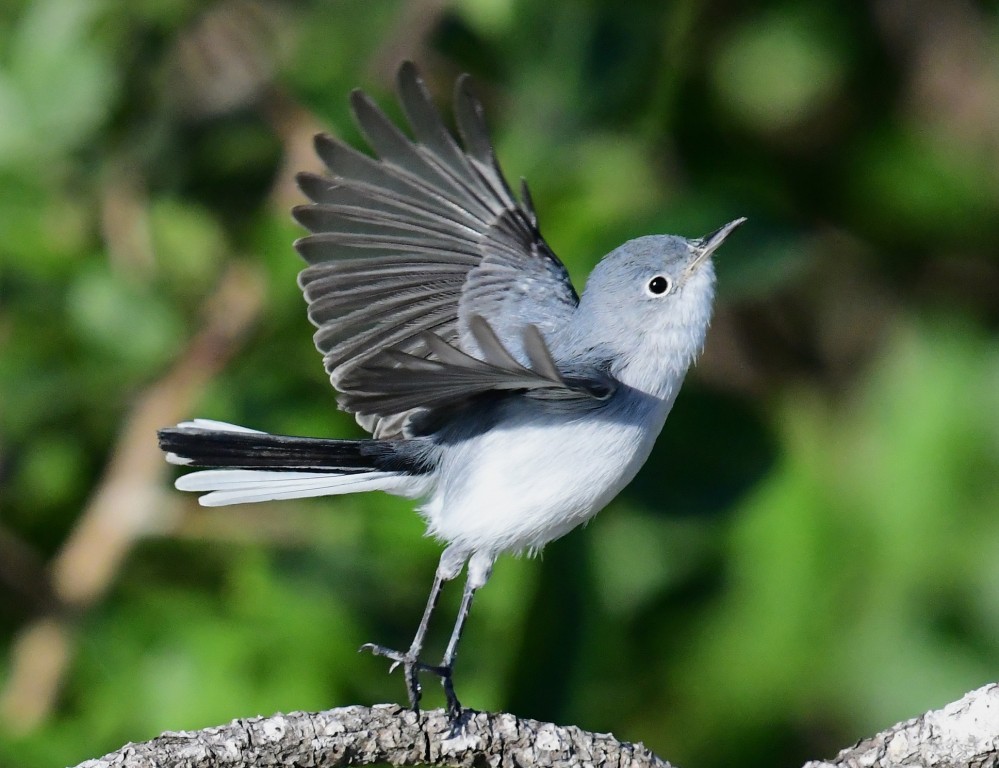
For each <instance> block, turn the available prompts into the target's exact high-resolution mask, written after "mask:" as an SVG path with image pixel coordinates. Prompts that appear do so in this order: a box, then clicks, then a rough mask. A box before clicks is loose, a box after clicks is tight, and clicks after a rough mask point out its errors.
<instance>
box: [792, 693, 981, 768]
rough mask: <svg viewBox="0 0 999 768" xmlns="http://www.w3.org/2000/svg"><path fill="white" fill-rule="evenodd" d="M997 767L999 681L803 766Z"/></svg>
mask: <svg viewBox="0 0 999 768" xmlns="http://www.w3.org/2000/svg"><path fill="white" fill-rule="evenodd" d="M863 766H877V768H908V766H939V768H951V767H952V766H953V768H958V767H959V766H968V768H999V683H992V684H990V685H986V686H984V687H983V688H979V689H978V690H975V691H972V692H971V693H969V694H967V695H966V696H965V697H964V698H962V699H961V700H959V701H955V702H953V703H952V704H948V705H947V706H946V707H944V708H943V709H936V710H933V711H932V712H927V713H926V714H925V715H922V716H920V717H915V718H913V719H912V720H906V721H905V722H904V723H899V724H898V725H895V726H893V727H891V728H889V729H888V730H886V731H882V732H881V733H879V734H878V735H877V736H872V737H871V738H869V739H864V740H863V741H861V742H858V743H857V744H855V745H853V746H852V747H848V748H847V749H844V750H843V751H842V752H840V753H839V754H838V755H836V757H835V758H833V759H832V760H829V761H828V762H826V761H812V762H809V763H806V764H805V767H804V768H862V767H863Z"/></svg>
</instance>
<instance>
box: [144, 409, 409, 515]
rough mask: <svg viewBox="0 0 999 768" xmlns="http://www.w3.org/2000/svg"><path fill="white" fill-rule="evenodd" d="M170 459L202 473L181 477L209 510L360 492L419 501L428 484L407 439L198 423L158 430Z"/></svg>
mask: <svg viewBox="0 0 999 768" xmlns="http://www.w3.org/2000/svg"><path fill="white" fill-rule="evenodd" d="M158 436H159V442H160V448H162V449H163V450H164V451H165V452H166V458H167V461H169V462H170V463H171V464H179V465H181V466H185V467H192V468H199V469H202V470H203V471H201V472H192V473H190V474H188V475H184V476H182V477H180V478H178V480H177V482H176V486H177V488H179V489H180V490H182V491H201V492H206V493H205V495H203V496H202V497H201V498H200V499H199V501H200V503H201V504H202V505H204V506H206V507H219V506H224V505H226V504H243V503H247V502H253V501H271V500H275V499H300V498H306V497H309V496H327V495H335V494H342V493H359V492H361V491H388V492H389V493H395V494H398V495H402V496H417V495H420V493H421V492H422V488H423V487H424V485H425V484H426V480H427V476H426V473H427V469H428V468H427V467H426V466H421V464H420V462H419V461H418V460H417V459H416V458H415V457H414V456H413V454H412V452H407V451H406V450H405V447H406V444H407V442H406V441H388V440H327V439H320V438H312V437H288V436H285V435H271V434H268V433H266V432H258V431H256V430H252V429H247V428H246V427H238V426H236V425H234V424H226V423H224V422H220V421H210V420H208V419H195V420H194V421H186V422H183V423H182V424H178V425H177V426H176V427H172V428H170V429H161V430H160V431H159V432H158Z"/></svg>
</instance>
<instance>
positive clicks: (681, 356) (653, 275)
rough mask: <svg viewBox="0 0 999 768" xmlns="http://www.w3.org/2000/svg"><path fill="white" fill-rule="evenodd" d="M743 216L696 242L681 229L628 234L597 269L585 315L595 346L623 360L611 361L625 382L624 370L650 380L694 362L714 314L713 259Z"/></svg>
mask: <svg viewBox="0 0 999 768" xmlns="http://www.w3.org/2000/svg"><path fill="white" fill-rule="evenodd" d="M744 221H745V219H736V220H735V221H731V222H729V223H728V224H726V225H725V226H724V227H721V228H720V229H718V230H717V231H715V232H713V233H711V234H710V235H707V236H705V237H702V238H698V239H693V240H687V239H684V238H682V237H677V236H675V235H651V236H648V237H639V238H637V239H635V240H629V241H628V242H627V243H625V244H624V245H622V246H620V247H619V248H617V249H616V250H614V251H612V252H611V253H609V254H608V255H607V256H605V257H604V259H603V260H602V261H601V262H600V263H599V264H598V265H597V266H596V267H595V268H594V270H593V272H592V273H591V274H590V278H589V280H588V281H587V283H586V290H585V291H584V292H583V296H582V298H581V301H580V307H579V309H580V320H581V321H582V325H583V326H584V328H585V330H586V335H587V336H588V337H589V341H590V342H591V343H592V344H593V345H594V347H597V348H600V349H601V350H602V351H605V352H606V353H609V354H610V356H611V358H612V359H613V360H615V361H617V362H615V364H614V366H613V367H614V368H615V369H617V370H618V371H619V373H620V375H621V376H623V378H622V380H626V379H628V378H629V374H628V373H627V371H626V370H625V369H631V373H632V374H633V375H634V376H637V377H638V378H640V379H643V380H644V379H649V378H656V377H661V376H662V375H664V374H667V373H669V372H670V371H672V372H675V373H682V372H684V371H686V369H687V367H688V366H689V365H690V363H691V362H693V359H694V357H696V355H697V354H698V353H699V352H700V350H701V347H702V346H703V344H704V337H705V334H706V333H707V328H708V323H709V322H710V320H711V307H712V303H713V300H714V286H715V272H714V265H713V264H712V258H711V257H712V255H713V254H714V253H715V251H716V250H717V249H718V247H719V246H720V245H721V244H722V243H723V242H724V241H725V238H726V237H728V235H729V234H731V232H732V231H733V230H734V229H735V228H736V227H738V226H739V225H740V224H742V223H743V222H744ZM639 369H640V371H639ZM626 383H629V384H632V385H633V386H639V385H640V384H641V383H644V382H637V381H636V382H630V381H626Z"/></svg>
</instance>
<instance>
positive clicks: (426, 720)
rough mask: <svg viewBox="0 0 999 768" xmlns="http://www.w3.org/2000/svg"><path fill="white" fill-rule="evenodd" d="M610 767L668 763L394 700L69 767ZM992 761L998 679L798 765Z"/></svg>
mask: <svg viewBox="0 0 999 768" xmlns="http://www.w3.org/2000/svg"><path fill="white" fill-rule="evenodd" d="M373 763H390V764H391V765H398V766H402V765H440V766H461V767H462V768H468V767H471V766H485V765H488V766H495V767H496V768H507V767H510V768H513V766H523V765H531V766H538V767H539V768H544V767H545V766H551V767H552V768H560V767H561V766H565V767H566V768H568V766H580V765H614V766H619V767H620V768H672V766H671V765H670V763H668V762H666V761H665V760H662V759H660V758H658V757H656V756H655V755H654V754H653V753H652V752H651V751H650V750H649V749H647V748H646V747H645V746H643V745H642V744H629V743H627V742H621V741H618V740H617V739H615V738H614V737H613V736H611V735H610V734H601V733H589V732H588V731H584V730H582V729H580V728H576V727H575V726H568V727H563V726H558V725H553V724H552V723H542V722H538V721H537V720H522V719H520V718H517V717H514V716H513V715H508V714H492V713H488V712H467V713H466V714H465V716H464V718H463V720H462V722H461V724H460V728H458V729H457V731H456V730H455V729H454V728H453V727H452V726H451V724H450V722H449V721H448V718H447V715H446V714H445V712H444V710H439V709H438V710H433V711H430V712H421V713H419V714H416V713H414V712H412V711H410V710H408V709H405V708H403V707H400V706H397V705H394V704H381V705H379V706H376V707H360V706H354V707H340V708H339V709H331V710H328V711H326V712H315V713H310V712H293V713H291V714H288V715H274V716H272V717H254V718H250V719H246V720H233V721H232V722H231V723H229V724H228V725H222V726H218V727H215V728H206V729H204V730H201V731H184V732H180V733H164V734H163V735H162V736H160V737H159V738H156V739H153V740H151V741H147V742H144V743H142V744H126V745H125V746H124V747H122V748H121V749H119V750H117V751H116V752H112V753H110V754H108V755H105V756H104V757H101V758H98V759H96V760H87V761H86V762H84V763H81V764H80V765H78V766H77V767H76V768H173V767H174V766H176V767H177V768H278V766H282V767H284V766H309V768H334V767H335V766H341V765H371V764H373ZM914 765H918V766H935V767H937V768H999V683H992V684H990V685H986V686H985V687H983V688H979V689H978V690H976V691H972V692H971V693H969V694H967V695H966V696H965V697H964V698H962V699H961V700H960V701H956V702H954V703H953V704H948V705H947V706H946V707H944V708H943V709H939V710H935V711H932V712H927V713H926V714H925V715H923V716H921V717H917V718H914V719H912V720H908V721H906V722H904V723H899V724H898V725H896V726H894V727H892V728H889V729H888V730H886V731H883V732H882V733H879V734H878V735H877V736H874V737H872V738H870V739H865V740H864V741H861V742H860V743H858V744H856V745H854V746H853V747H850V748H848V749H844V750H843V751H842V752H840V753H839V755H837V756H836V758H834V759H833V760H831V761H829V762H822V761H813V762H809V763H806V765H805V767H804V768H866V767H867V766H877V768H902V766H914Z"/></svg>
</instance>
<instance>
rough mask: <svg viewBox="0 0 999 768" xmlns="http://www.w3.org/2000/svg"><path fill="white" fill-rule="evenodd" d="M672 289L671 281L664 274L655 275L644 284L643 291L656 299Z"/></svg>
mask: <svg viewBox="0 0 999 768" xmlns="http://www.w3.org/2000/svg"><path fill="white" fill-rule="evenodd" d="M672 290H673V281H672V280H670V279H669V277H667V276H666V275H656V276H655V277H653V278H652V279H651V280H649V282H648V283H646V284H645V292H646V293H648V294H649V296H652V297H653V298H656V299H659V298H662V297H663V296H666V295H668V294H669V292H670V291H672Z"/></svg>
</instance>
